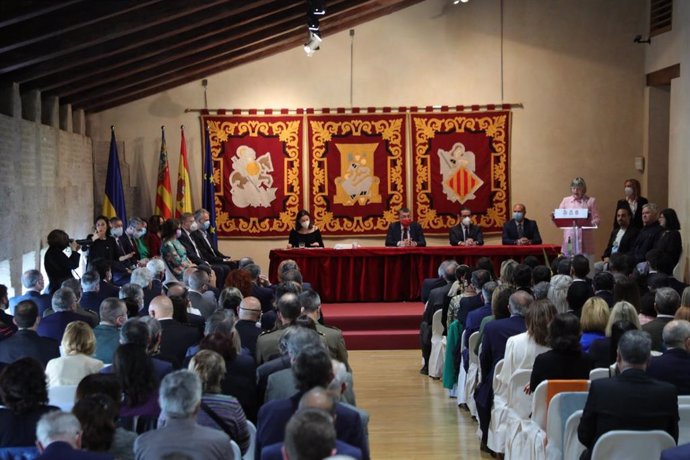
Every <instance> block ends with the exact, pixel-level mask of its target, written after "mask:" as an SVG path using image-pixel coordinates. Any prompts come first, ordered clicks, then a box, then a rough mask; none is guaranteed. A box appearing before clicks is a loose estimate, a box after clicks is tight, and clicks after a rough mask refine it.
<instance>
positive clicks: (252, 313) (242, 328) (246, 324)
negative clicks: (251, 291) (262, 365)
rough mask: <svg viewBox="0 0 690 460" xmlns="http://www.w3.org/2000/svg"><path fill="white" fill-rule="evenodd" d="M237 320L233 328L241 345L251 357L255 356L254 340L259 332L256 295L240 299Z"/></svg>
mask: <svg viewBox="0 0 690 460" xmlns="http://www.w3.org/2000/svg"><path fill="white" fill-rule="evenodd" d="M237 309H238V310H239V314H238V318H239V319H238V320H237V323H235V330H236V331H237V333H238V334H239V336H240V342H241V343H242V347H244V348H246V349H247V350H248V351H249V353H250V354H251V356H252V357H254V356H256V341H257V339H258V338H259V334H261V323H260V322H259V321H260V319H261V304H260V303H259V299H257V298H256V297H247V298H246V299H242V301H241V302H240V304H239V306H238V308H237Z"/></svg>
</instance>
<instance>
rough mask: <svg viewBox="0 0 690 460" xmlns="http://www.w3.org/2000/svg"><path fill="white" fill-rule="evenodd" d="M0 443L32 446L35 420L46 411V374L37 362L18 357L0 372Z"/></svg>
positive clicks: (2, 444)
mask: <svg viewBox="0 0 690 460" xmlns="http://www.w3.org/2000/svg"><path fill="white" fill-rule="evenodd" d="M0 400H2V406H3V407H0V447H21V446H33V445H34V442H35V441H36V423H38V419H39V418H41V416H42V415H43V414H45V413H47V412H50V411H54V410H58V408H57V407H54V406H49V405H48V389H47V386H46V376H45V374H44V373H43V366H41V363H39V362H38V361H36V360H35V359H33V358H21V359H19V360H17V361H15V362H14V363H12V364H10V365H9V366H7V367H5V369H3V371H2V373H0Z"/></svg>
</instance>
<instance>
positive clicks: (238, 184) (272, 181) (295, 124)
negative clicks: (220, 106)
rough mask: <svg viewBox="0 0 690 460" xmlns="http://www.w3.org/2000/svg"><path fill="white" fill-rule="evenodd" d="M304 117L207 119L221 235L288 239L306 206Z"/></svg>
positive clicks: (220, 117) (219, 117) (203, 117)
mask: <svg viewBox="0 0 690 460" xmlns="http://www.w3.org/2000/svg"><path fill="white" fill-rule="evenodd" d="M302 123H303V117H301V116H269V115H265V116H232V117H231V116H221V115H219V116H202V124H204V125H208V128H209V134H210V140H211V155H212V157H213V163H214V164H213V176H214V182H215V185H216V199H215V202H216V225H217V227H218V228H217V232H218V236H219V237H221V238H223V237H225V238H227V237H243V238H247V237H251V236H262V237H271V236H274V237H277V236H280V237H284V236H285V235H287V234H288V233H289V231H290V229H292V228H293V227H294V221H295V216H296V214H297V211H299V210H300V209H301V207H302V202H303V200H304V190H303V188H302V148H303V147H302V145H303V134H302V133H303V124H302Z"/></svg>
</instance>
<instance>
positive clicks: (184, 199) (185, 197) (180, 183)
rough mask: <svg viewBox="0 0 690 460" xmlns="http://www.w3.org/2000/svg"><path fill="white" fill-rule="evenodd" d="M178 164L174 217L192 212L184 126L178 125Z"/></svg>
mask: <svg viewBox="0 0 690 460" xmlns="http://www.w3.org/2000/svg"><path fill="white" fill-rule="evenodd" d="M180 132H181V135H182V140H181V142H180V165H179V168H178V169H177V200H176V204H175V217H182V214H183V213H185V212H192V188H191V184H190V181H189V164H188V163H187V143H186V142H185V139H184V126H181V127H180Z"/></svg>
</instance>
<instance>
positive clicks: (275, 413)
mask: <svg viewBox="0 0 690 460" xmlns="http://www.w3.org/2000/svg"><path fill="white" fill-rule="evenodd" d="M303 394H304V392H299V393H297V394H295V395H293V396H291V397H290V398H287V399H279V400H276V401H269V402H267V403H266V404H264V405H263V406H261V409H259V417H258V420H259V423H258V425H257V427H256V457H255V458H260V457H259V455H260V453H261V449H263V447H264V446H268V445H271V444H275V443H276V442H282V441H283V438H284V436H285V425H287V422H288V421H289V420H290V417H292V414H294V413H295V412H297V407H298V405H299V400H300V399H301V398H302V395H303ZM335 431H336V437H337V438H338V439H340V440H341V441H344V442H346V443H348V444H351V445H353V446H355V447H357V448H359V449H361V450H362V458H363V459H365V460H367V459H368V458H369V449H368V447H367V445H366V442H365V437H364V430H363V428H362V422H361V419H360V417H359V415H358V414H357V412H355V411H353V410H352V409H348V408H347V407H345V406H343V405H342V404H340V403H338V404H337V405H336V418H335Z"/></svg>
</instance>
